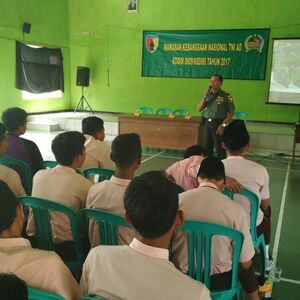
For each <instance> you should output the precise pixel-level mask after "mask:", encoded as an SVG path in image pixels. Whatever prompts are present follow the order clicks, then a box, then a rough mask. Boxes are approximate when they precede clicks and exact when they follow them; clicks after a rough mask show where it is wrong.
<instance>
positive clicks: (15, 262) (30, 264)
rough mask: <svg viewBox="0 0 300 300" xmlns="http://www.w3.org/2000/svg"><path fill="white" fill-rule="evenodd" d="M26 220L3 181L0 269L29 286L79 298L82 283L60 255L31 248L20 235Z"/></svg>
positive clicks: (0, 187)
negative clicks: (12, 274) (74, 276)
mask: <svg viewBox="0 0 300 300" xmlns="http://www.w3.org/2000/svg"><path fill="white" fill-rule="evenodd" d="M23 222H24V214H23V208H22V205H21V203H20V202H19V201H18V199H17V198H16V196H15V195H14V194H13V193H12V191H11V190H10V189H9V188H8V186H7V184H6V183H5V182H3V181H0V272H1V273H14V274H15V275H17V276H18V277H19V278H21V279H22V280H24V281H25V282H26V283H27V285H28V286H29V287H33V288H37V289H41V290H47V291H51V292H53V293H56V294H58V295H61V296H63V297H65V299H67V300H75V299H79V286H78V284H77V282H76V281H75V279H74V278H73V276H72V274H71V273H70V271H69V269H68V268H67V267H66V266H65V264H64V263H63V262H62V260H61V259H60V257H59V256H58V255H57V254H56V253H54V252H52V251H44V250H39V249H32V248H31V245H30V242H29V241H28V240H26V239H24V238H22V237H21V231H22V228H23ZM0 298H1V299H2V297H0Z"/></svg>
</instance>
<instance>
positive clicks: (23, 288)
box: [0, 273, 28, 300]
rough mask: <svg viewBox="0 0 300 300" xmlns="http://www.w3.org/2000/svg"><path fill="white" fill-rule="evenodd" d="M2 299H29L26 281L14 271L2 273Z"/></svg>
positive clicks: (0, 284)
mask: <svg viewBox="0 0 300 300" xmlns="http://www.w3.org/2000/svg"><path fill="white" fill-rule="evenodd" d="M0 299H2V300H28V290H27V285H26V282H25V281H24V280H22V279H20V278H19V277H18V276H16V275H14V274H13V273H9V274H7V273H0Z"/></svg>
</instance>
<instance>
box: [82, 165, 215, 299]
mask: <svg viewBox="0 0 300 300" xmlns="http://www.w3.org/2000/svg"><path fill="white" fill-rule="evenodd" d="M124 206H125V218H126V220H127V222H129V223H131V224H132V225H133V226H134V228H135V230H136V231H137V238H136V239H134V240H133V241H132V242H131V244H130V245H129V246H98V247H96V248H93V249H92V250H91V252H90V253H89V255H88V257H87V259H86V261H85V263H84V266H83V272H82V278H81V283H80V285H81V289H82V293H83V294H90V295H99V296H102V297H105V298H107V299H125V300H129V299H130V300H139V299H143V300H153V299H164V300H174V299H185V300H190V299H199V300H200V299H203V300H209V299H211V298H210V295H209V291H208V290H207V288H206V287H205V286H204V285H203V284H202V283H200V282H197V281H195V280H193V279H191V278H190V277H188V276H187V275H185V274H183V273H181V272H180V271H179V270H177V269H176V268H175V266H174V265H173V264H172V263H171V262H170V261H169V260H168V258H169V251H168V247H169V243H170V239H171V237H172V235H173V233H174V231H175V229H176V228H177V227H179V226H181V225H182V222H183V214H182V211H179V210H178V192H177V188H176V186H175V184H174V183H172V182H170V181H169V180H168V179H167V178H166V176H165V174H164V173H162V172H160V171H152V172H148V173H145V174H143V175H141V176H139V177H136V178H135V179H133V180H132V182H131V183H130V185H129V186H128V188H127V190H126V193H125V197H124Z"/></svg>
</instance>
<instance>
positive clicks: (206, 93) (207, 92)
mask: <svg viewBox="0 0 300 300" xmlns="http://www.w3.org/2000/svg"><path fill="white" fill-rule="evenodd" d="M211 89H212V86H211V85H210V86H209V87H208V88H207V90H206V92H205V97H207V96H208V95H209V93H210V91H211Z"/></svg>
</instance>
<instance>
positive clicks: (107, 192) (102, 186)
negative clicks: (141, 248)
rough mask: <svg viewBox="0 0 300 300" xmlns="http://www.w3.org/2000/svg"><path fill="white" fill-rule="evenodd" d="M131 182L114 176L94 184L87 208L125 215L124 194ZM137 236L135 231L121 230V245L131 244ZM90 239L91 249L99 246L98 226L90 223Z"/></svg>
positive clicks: (88, 197) (89, 194) (90, 191)
mask: <svg viewBox="0 0 300 300" xmlns="http://www.w3.org/2000/svg"><path fill="white" fill-rule="evenodd" d="M130 182H131V180H129V179H122V178H118V177H115V176H112V177H111V178H110V179H109V180H104V181H102V182H99V183H96V184H94V185H93V186H92V187H91V188H90V190H89V193H88V195H87V201H86V207H87V208H99V209H102V210H107V211H111V212H114V213H117V214H119V215H122V216H123V215H124V212H125V208H124V203H123V198H124V193H125V190H126V188H127V186H128V185H129V183H130ZM134 236H135V234H134V230H133V229H129V228H122V227H121V228H120V229H119V239H120V244H129V243H130V242H131V241H132V239H133V237H134ZM89 238H90V243H91V247H92V248H93V247H95V246H98V245H99V237H98V226H97V224H95V222H90V227H89Z"/></svg>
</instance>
